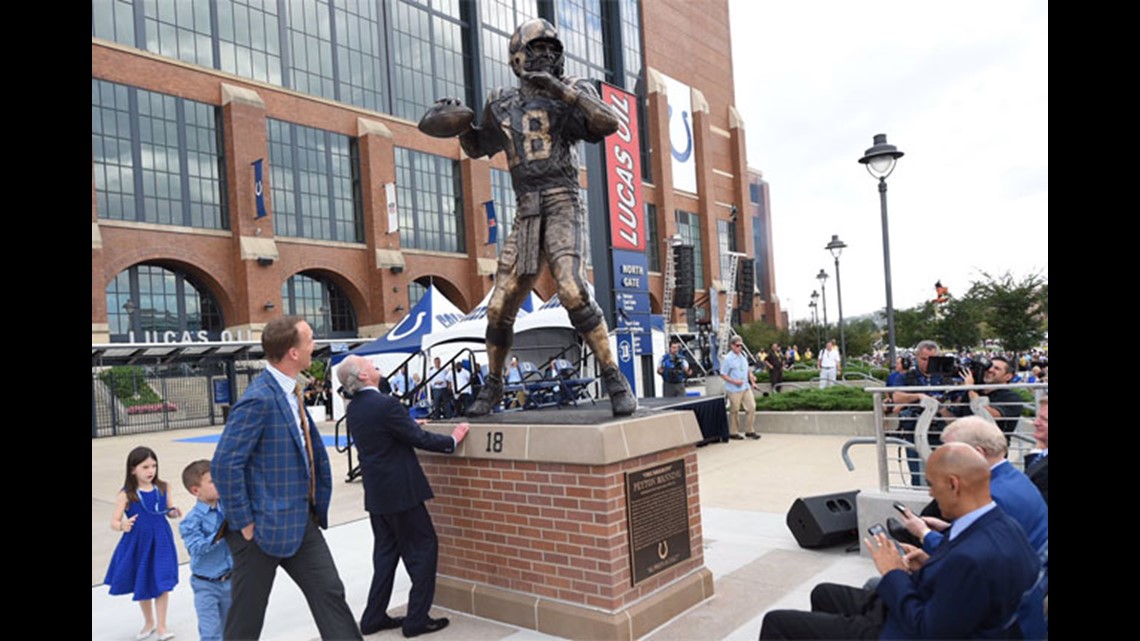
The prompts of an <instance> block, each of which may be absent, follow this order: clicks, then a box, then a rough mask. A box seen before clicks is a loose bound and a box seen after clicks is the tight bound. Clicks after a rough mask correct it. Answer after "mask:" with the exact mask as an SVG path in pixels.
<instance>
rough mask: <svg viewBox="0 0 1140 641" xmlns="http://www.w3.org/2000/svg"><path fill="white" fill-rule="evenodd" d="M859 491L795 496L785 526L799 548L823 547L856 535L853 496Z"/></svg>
mask: <svg viewBox="0 0 1140 641" xmlns="http://www.w3.org/2000/svg"><path fill="white" fill-rule="evenodd" d="M858 493H859V490H854V491H852V492H839V493H837V494H821V495H819V496H807V497H802V498H798V499H796V500H795V502H794V503H792V509H790V510H788V529H789V530H791V531H792V536H794V537H796V543H799V545H800V547H802V548H824V547H830V546H833V545H841V544H845V543H851V542H853V541H855V540H856V539H858V538H859V519H858V517H857V515H856V513H855V495H856V494H858Z"/></svg>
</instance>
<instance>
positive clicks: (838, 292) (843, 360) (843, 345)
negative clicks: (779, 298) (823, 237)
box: [824, 234, 847, 371]
mask: <svg viewBox="0 0 1140 641" xmlns="http://www.w3.org/2000/svg"><path fill="white" fill-rule="evenodd" d="M845 247H847V244H846V243H844V242H843V241H842V240H839V235H838V234H832V235H831V242H830V243H828V244H827V245H826V246H825V247H824V249H826V250H827V251H829V252H831V257H832V258H834V259H835V299H836V300H837V301H839V369H840V371H842V370H843V369H844V367H845V366H846V364H847V336H846V335H845V334H844V333H843V285H841V284H840V282H839V255H840V254H842V253H843V248H845Z"/></svg>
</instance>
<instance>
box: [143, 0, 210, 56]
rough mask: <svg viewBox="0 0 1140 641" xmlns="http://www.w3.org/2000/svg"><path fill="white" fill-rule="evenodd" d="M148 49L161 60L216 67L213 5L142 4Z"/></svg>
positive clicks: (169, 0)
mask: <svg viewBox="0 0 1140 641" xmlns="http://www.w3.org/2000/svg"><path fill="white" fill-rule="evenodd" d="M142 6H143V16H144V17H143V22H144V24H145V27H146V45H145V46H144V47H142V48H144V49H146V50H147V51H153V52H154V53H157V54H159V55H161V56H167V57H169V58H177V59H178V60H183V61H185V62H190V63H193V64H196V65H200V66H203V67H213V66H214V53H213V45H212V44H211V36H212V31H211V28H210V3H209V2H185V1H182V2H174V1H173V0H142Z"/></svg>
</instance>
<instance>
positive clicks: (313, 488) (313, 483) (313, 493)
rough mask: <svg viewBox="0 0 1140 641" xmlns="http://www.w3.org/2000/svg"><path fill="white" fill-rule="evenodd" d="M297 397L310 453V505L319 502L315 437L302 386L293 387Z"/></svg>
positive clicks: (303, 430) (298, 384)
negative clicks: (310, 427)
mask: <svg viewBox="0 0 1140 641" xmlns="http://www.w3.org/2000/svg"><path fill="white" fill-rule="evenodd" d="M293 395H294V396H296V397H297V412H298V413H299V414H300V416H301V433H302V434H303V435H304V436H305V451H306V452H308V453H309V503H314V504H315V503H316V502H317V475H316V470H315V469H314V467H313V436H312V435H311V434H309V418H308V417H307V416H305V399H304V398H303V397H302V396H301V384H300V383H297V385H296V386H294V387H293Z"/></svg>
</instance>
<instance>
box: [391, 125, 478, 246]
mask: <svg viewBox="0 0 1140 641" xmlns="http://www.w3.org/2000/svg"><path fill="white" fill-rule="evenodd" d="M456 165H457V163H456V162H455V161H454V160H451V159H449V158H444V157H442V156H435V155H432V154H426V153H423V152H419V151H413V150H411V149H403V148H401V147H397V148H396V198H397V202H398V205H399V212H400V246H401V247H403V248H404V249H429V250H434V251H442V252H456V253H462V252H464V251H466V245H465V243H464V236H463V206H462V203H461V201H460V199H461V195H462V193H463V189H462V187H461V186H460V184H459V170H458V168H457V167H456Z"/></svg>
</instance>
